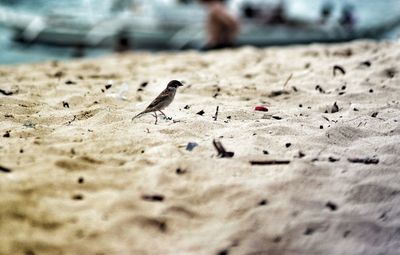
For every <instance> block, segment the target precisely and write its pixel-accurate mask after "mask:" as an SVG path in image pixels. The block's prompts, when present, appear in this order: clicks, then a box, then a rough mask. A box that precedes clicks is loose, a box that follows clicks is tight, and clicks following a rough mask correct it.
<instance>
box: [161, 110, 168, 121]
mask: <svg viewBox="0 0 400 255" xmlns="http://www.w3.org/2000/svg"><path fill="white" fill-rule="evenodd" d="M159 112H161V114H162V115H164V118H166V119H168V117H167V115H165V113H163V112H162V111H161V110H159Z"/></svg>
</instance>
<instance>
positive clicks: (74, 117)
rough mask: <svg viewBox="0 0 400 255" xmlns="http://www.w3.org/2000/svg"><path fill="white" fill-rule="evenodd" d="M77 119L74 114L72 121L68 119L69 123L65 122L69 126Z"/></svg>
mask: <svg viewBox="0 0 400 255" xmlns="http://www.w3.org/2000/svg"><path fill="white" fill-rule="evenodd" d="M75 120H76V115H74V118H73V119H72V120H70V121H68V122H67V123H65V125H67V126H69V125H71V123H72V122H74V121H75Z"/></svg>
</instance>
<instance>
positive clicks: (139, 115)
mask: <svg viewBox="0 0 400 255" xmlns="http://www.w3.org/2000/svg"><path fill="white" fill-rule="evenodd" d="M145 113H146V111H144V112H141V113H139V114H138V115H136V116H135V117H133V118H132V121H133V120H134V119H136V118H139V117H141V116H142V115H143V114H145Z"/></svg>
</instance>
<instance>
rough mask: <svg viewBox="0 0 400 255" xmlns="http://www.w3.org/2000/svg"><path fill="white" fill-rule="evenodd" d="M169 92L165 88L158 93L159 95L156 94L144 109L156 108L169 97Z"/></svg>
mask: <svg viewBox="0 0 400 255" xmlns="http://www.w3.org/2000/svg"><path fill="white" fill-rule="evenodd" d="M170 96H171V95H170V92H169V91H168V89H165V90H164V91H163V92H161V93H160V95H158V97H156V99H154V100H153V102H151V104H150V105H149V106H147V108H146V110H145V111H152V110H153V109H157V107H158V105H159V104H160V103H161V102H162V101H164V100H168V98H169V97H170Z"/></svg>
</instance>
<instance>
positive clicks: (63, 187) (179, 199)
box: [0, 42, 400, 255]
mask: <svg viewBox="0 0 400 255" xmlns="http://www.w3.org/2000/svg"><path fill="white" fill-rule="evenodd" d="M364 61H370V64H371V66H369V67H368V66H366V65H365V64H364V65H362V64H360V63H361V62H364ZM399 62H400V47H399V45H398V44H397V45H396V44H394V43H374V42H355V43H350V44H342V45H332V46H321V45H313V46H308V47H290V48H269V49H262V50H258V49H254V48H242V49H238V50H231V51H221V52H213V53H194V52H188V53H176V54H173V53H170V54H130V55H124V56H112V57H107V58H102V59H95V60H83V61H74V62H66V63H44V64H36V65H21V66H14V67H2V68H0V88H1V89H3V90H6V91H14V92H16V93H14V94H13V95H9V96H5V95H3V94H0V110H1V116H0V118H1V124H0V134H1V144H0V166H2V167H6V168H8V169H10V170H11V171H12V172H11V173H6V172H4V170H3V171H0V194H1V195H0V254H10V255H11V254H12V255H14V254H24V255H32V254H36V255H38V254H40V255H42V254H52V255H53V254H96V255H100V254H104V255H110V254H118V255H119V254H205V255H206V254H220V255H222V254H253V255H254V254H307V255H309V254H360V255H361V254H363V255H364V254H386V255H390V254H393V255H394V254H399V251H400V204H399V203H400V178H399V177H400V174H399V171H400V126H399V121H400V104H399V101H400V78H399V77H400V74H399V73H398V71H399V69H398V68H399ZM334 65H340V66H342V67H343V68H344V69H345V70H346V74H345V75H342V74H341V73H339V72H338V73H337V75H336V76H335V77H334V76H333V74H332V69H333V66H334ZM57 72H62V74H63V75H62V77H61V78H57V77H54V74H55V73H57ZM290 74H293V77H292V79H291V80H290V81H289V82H288V84H287V86H286V87H285V88H284V89H285V91H286V92H287V93H286V94H283V95H279V96H275V97H270V94H271V92H273V91H279V90H282V89H283V84H284V83H285V81H286V79H287V78H288V77H289V75H290ZM170 79H179V80H183V81H185V82H186V84H185V86H184V87H183V88H181V89H180V90H179V91H178V93H177V96H176V98H175V101H174V103H173V104H172V105H171V106H170V107H169V108H167V109H166V111H165V112H166V114H167V115H169V116H171V117H172V118H173V120H174V122H173V121H172V120H169V121H167V120H164V119H160V120H159V123H158V125H154V118H153V117H152V116H151V115H150V114H149V115H146V116H144V117H142V118H140V119H137V120H135V121H133V122H131V118H132V117H133V116H134V115H135V114H136V113H138V112H140V111H141V110H143V109H144V108H145V107H146V105H147V104H148V103H150V101H151V100H152V99H153V98H154V97H155V96H156V95H157V94H158V93H159V92H160V91H161V90H162V89H164V87H165V85H166V83H167V82H168V81H169V80H170ZM107 80H114V85H113V86H112V87H111V88H110V89H108V90H106V89H105V87H104V85H105V84H106V82H107ZM66 81H73V82H74V83H76V84H70V85H68V84H65V83H66ZM123 81H127V82H128V83H129V84H130V90H129V92H128V93H127V95H126V96H127V98H128V99H129V100H128V101H122V100H117V99H114V98H111V97H108V96H107V95H109V94H111V93H116V92H117V91H118V90H119V89H120V87H121V84H122V82H123ZM146 81H147V82H149V84H148V85H147V86H146V87H143V88H142V89H143V91H137V89H138V88H140V84H141V83H142V82H146ZM316 85H320V87H322V89H323V90H324V91H325V93H321V92H319V91H318V90H315V87H316ZM343 86H345V88H344V87H343ZM294 87H295V88H297V91H294V89H293V88H294ZM342 87H343V88H342ZM102 89H103V90H104V91H105V92H104V93H103V92H102V91H101V90H102ZM371 89H372V90H373V91H371V93H370V92H369V91H370V90H371ZM218 90H220V91H218ZM339 92H344V94H343V95H339ZM216 93H218V95H217V96H216V98H214V97H213V95H215V94H216ZM63 101H65V102H68V104H69V108H66V107H63V103H62V102H63ZM95 102H97V103H95ZM334 102H337V105H338V106H339V112H337V113H324V112H325V111H326V110H327V111H328V112H330V111H331V109H332V106H333V104H334ZM300 104H301V105H302V107H299V105H300ZM186 105H189V106H190V108H189V109H184V107H185V106H186ZM256 105H266V106H267V107H268V109H269V111H268V112H259V111H254V107H255V106H256ZM217 106H219V115H218V119H217V121H214V120H213V118H212V117H213V115H214V113H215V109H216V107H217ZM355 108H356V109H357V110H358V111H355V110H354V109H355ZM200 110H204V112H205V114H204V115H203V116H200V115H197V114H196V113H197V112H199V111H200ZM375 112H377V113H378V114H377V115H376V116H375V117H371V115H372V114H373V113H375ZM228 116H231V117H230V118H229V119H228ZM271 116H279V117H281V118H282V119H281V120H277V119H274V118H272V117H271ZM320 126H321V127H322V129H321V128H320ZM8 131H9V133H8ZM7 133H8V134H9V137H7V135H6V137H3V135H4V134H7ZM213 138H219V139H220V141H221V142H222V143H223V145H224V146H225V147H226V149H227V150H228V151H233V152H234V153H235V155H234V157H233V158H217V157H216V151H215V149H214V148H213V145H212V140H213ZM188 142H196V143H198V144H199V146H198V147H196V148H194V150H193V151H191V152H189V151H186V150H185V147H186V145H187V143H188ZM288 143H290V146H289V145H286V144H288ZM287 146H289V147H287ZM263 150H266V151H268V153H269V154H268V155H265V154H264V153H263ZM300 152H301V153H302V154H304V156H303V157H300V155H299V154H300ZM330 157H331V159H330V160H329V158H330ZM348 158H371V159H375V160H376V159H379V163H378V164H368V165H367V164H360V163H350V162H349V161H348ZM266 159H270V160H284V159H285V160H290V161H291V162H290V164H288V165H262V166H253V165H251V164H250V163H249V161H250V160H266ZM335 160H337V161H335ZM331 161H335V162H331ZM178 168H179V169H180V171H178V172H177V169H178ZM80 178H81V182H82V183H79V181H78V180H79V179H80ZM154 195H156V197H155V199H156V200H157V199H158V200H162V201H149V200H146V199H144V198H143V196H154ZM157 195H158V196H157ZM260 204H261V205H260Z"/></svg>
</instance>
